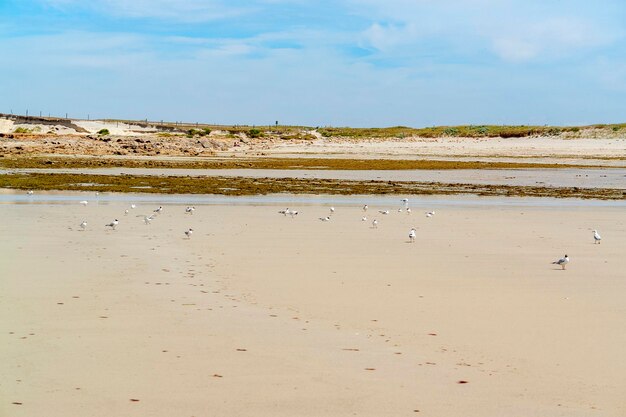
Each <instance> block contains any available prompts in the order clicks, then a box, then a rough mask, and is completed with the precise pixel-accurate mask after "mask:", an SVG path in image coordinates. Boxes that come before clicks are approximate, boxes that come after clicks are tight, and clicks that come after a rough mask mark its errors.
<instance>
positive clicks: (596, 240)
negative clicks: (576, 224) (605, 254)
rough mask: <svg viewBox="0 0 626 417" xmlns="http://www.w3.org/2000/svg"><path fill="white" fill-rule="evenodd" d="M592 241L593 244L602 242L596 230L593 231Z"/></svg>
mask: <svg viewBox="0 0 626 417" xmlns="http://www.w3.org/2000/svg"><path fill="white" fill-rule="evenodd" d="M593 240H594V241H595V243H598V244H599V243H602V242H600V241H601V240H602V236H600V234H599V233H598V231H597V230H594V231H593Z"/></svg>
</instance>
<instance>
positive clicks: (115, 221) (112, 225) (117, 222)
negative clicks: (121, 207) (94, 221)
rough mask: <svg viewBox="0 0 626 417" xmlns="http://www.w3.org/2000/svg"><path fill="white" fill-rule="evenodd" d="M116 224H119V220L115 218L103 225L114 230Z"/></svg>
mask: <svg viewBox="0 0 626 417" xmlns="http://www.w3.org/2000/svg"><path fill="white" fill-rule="evenodd" d="M118 224H119V221H118V220H117V219H115V220H113V221H112V222H111V223H108V224H105V225H104V227H110V228H111V229H113V230H115V228H116V227H117V225H118Z"/></svg>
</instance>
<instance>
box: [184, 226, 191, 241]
mask: <svg viewBox="0 0 626 417" xmlns="http://www.w3.org/2000/svg"><path fill="white" fill-rule="evenodd" d="M192 234H193V229H192V228H189V230H186V231H185V236H187V239H191V235H192Z"/></svg>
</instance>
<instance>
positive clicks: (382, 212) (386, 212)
mask: <svg viewBox="0 0 626 417" xmlns="http://www.w3.org/2000/svg"><path fill="white" fill-rule="evenodd" d="M378 212H379V213H380V214H389V210H378Z"/></svg>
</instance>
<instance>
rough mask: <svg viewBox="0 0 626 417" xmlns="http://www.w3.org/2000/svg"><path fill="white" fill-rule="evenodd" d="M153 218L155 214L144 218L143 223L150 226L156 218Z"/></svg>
mask: <svg viewBox="0 0 626 417" xmlns="http://www.w3.org/2000/svg"><path fill="white" fill-rule="evenodd" d="M153 216H154V214H152V215H151V216H143V222H144V223H145V224H147V225H148V224H150V222H151V221H152V220H154V217H153Z"/></svg>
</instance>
